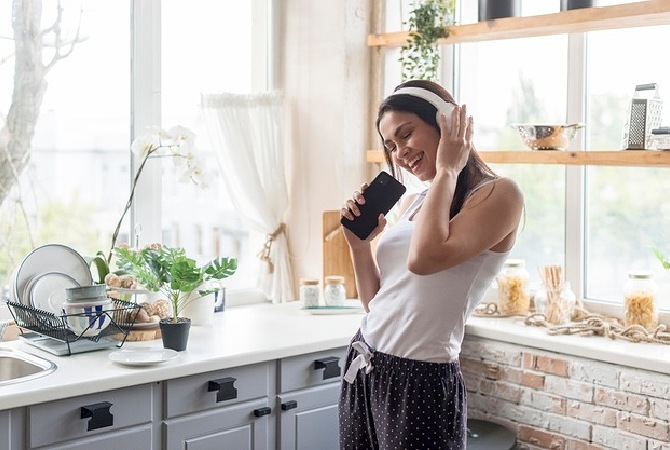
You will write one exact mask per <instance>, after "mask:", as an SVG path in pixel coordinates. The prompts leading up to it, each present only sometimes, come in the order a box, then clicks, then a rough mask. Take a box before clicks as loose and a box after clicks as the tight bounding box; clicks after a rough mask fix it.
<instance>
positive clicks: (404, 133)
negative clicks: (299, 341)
mask: <svg viewBox="0 0 670 450" xmlns="http://www.w3.org/2000/svg"><path fill="white" fill-rule="evenodd" d="M377 130H378V132H379V135H380V136H381V139H382V142H383V145H384V153H385V156H386V161H387V162H388V164H389V167H390V169H391V173H392V174H393V175H394V176H395V175H397V174H398V173H399V170H400V169H402V170H405V171H407V172H409V173H411V174H413V175H414V176H416V177H417V178H418V179H419V180H421V181H424V182H428V183H429V187H428V189H426V190H425V191H424V192H422V193H421V194H419V195H417V196H414V197H413V198H409V199H408V201H406V202H404V204H403V207H402V208H401V217H400V219H399V220H398V223H396V224H395V225H394V226H393V227H391V228H389V229H388V230H387V231H386V232H385V233H384V235H383V236H381V237H380V239H379V242H378V245H377V254H376V257H375V256H374V255H373V253H372V247H371V241H372V239H374V237H375V236H377V235H378V234H379V233H380V232H381V231H382V230H383V229H384V227H385V225H386V219H385V218H384V216H383V215H380V216H379V224H378V226H377V228H375V230H374V231H373V232H372V234H371V235H370V236H369V237H368V238H367V239H365V240H360V239H359V238H358V237H356V236H355V235H354V234H353V233H351V232H350V231H349V230H347V229H346V228H343V230H344V233H345V237H346V240H347V243H348V244H349V246H350V249H351V255H352V259H353V263H354V272H355V275H356V285H357V288H358V294H359V298H360V300H361V302H362V303H363V305H364V306H365V310H366V311H367V314H366V315H365V316H364V317H363V319H362V320H361V327H360V330H359V331H358V333H357V334H356V336H355V337H354V339H353V340H352V344H351V346H350V349H349V355H348V357H347V366H346V373H345V377H344V378H345V380H344V381H343V383H342V390H341V394H340V401H339V413H340V448H341V449H343V450H344V449H356V450H363V449H366V450H367V449H383V450H391V449H402V450H406V449H418V448H423V449H431V450H435V449H450V450H454V449H465V441H466V432H465V430H466V398H465V396H466V391H465V386H464V384H463V378H462V374H461V370H460V366H459V363H458V356H459V353H460V349H461V342H462V340H463V331H464V326H465V325H464V324H465V321H466V320H467V318H468V316H469V315H470V314H471V313H472V311H473V309H474V308H475V306H476V305H477V303H478V302H479V301H480V300H481V298H482V297H483V295H484V293H485V291H486V290H487V289H488V287H489V285H490V283H491V281H492V279H493V278H494V276H495V275H496V274H497V273H498V272H499V271H500V269H501V268H502V265H503V263H504V261H505V259H506V258H507V256H508V254H509V252H510V250H511V248H512V246H513V245H514V242H515V239H516V233H517V229H518V227H519V223H520V220H521V214H522V210H523V195H522V193H521V191H520V190H519V187H518V185H517V184H516V183H515V182H513V181H512V180H510V179H507V178H503V177H499V176H497V175H496V174H495V173H493V171H491V169H490V168H489V167H488V166H487V165H486V164H485V163H484V162H483V161H482V160H481V158H480V157H479V156H478V155H477V152H476V151H475V149H474V147H473V144H472V138H473V134H474V131H473V119H472V117H470V116H468V115H467V109H466V107H465V106H464V105H463V106H458V105H456V102H455V101H454V99H453V98H452V96H451V95H450V94H449V93H448V92H447V91H446V90H445V89H444V88H442V87H441V86H440V85H438V84H436V83H433V82H429V81H419V80H413V81H408V82H406V83H403V84H401V85H399V86H398V87H397V88H396V90H395V92H394V93H393V94H391V95H390V96H389V97H387V98H386V99H385V100H384V101H383V102H382V104H381V106H380V108H379V114H378V119H377ZM366 188H367V184H364V185H363V186H361V189H360V192H356V193H354V196H353V198H352V199H350V200H347V202H346V204H345V205H344V207H343V208H342V211H341V213H342V216H343V217H346V218H347V219H349V220H353V219H354V217H355V216H358V215H359V214H360V211H359V209H358V205H357V203H358V204H363V203H365V189H366Z"/></svg>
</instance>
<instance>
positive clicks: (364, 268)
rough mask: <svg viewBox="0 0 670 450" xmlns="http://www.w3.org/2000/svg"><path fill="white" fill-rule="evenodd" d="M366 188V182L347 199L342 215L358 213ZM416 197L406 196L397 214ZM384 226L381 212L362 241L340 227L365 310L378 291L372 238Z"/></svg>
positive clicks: (363, 201) (355, 214) (349, 217)
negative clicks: (376, 222) (377, 220)
mask: <svg viewBox="0 0 670 450" xmlns="http://www.w3.org/2000/svg"><path fill="white" fill-rule="evenodd" d="M366 188H367V184H364V185H363V186H361V191H360V192H356V193H355V194H354V197H353V198H352V199H351V200H348V201H347V203H346V204H345V206H344V207H343V208H342V215H343V216H344V217H347V218H348V219H350V220H351V219H353V217H354V216H357V215H359V214H360V211H359V210H358V206H357V205H356V202H358V204H363V203H365V198H364V196H363V194H362V193H363V192H365V189H366ZM415 197H416V195H415V194H413V195H409V196H407V199H405V200H404V201H403V203H402V204H401V206H400V211H399V215H402V213H403V212H404V211H405V210H406V209H407V208H408V207H409V205H411V203H412V201H413V200H414V198H415ZM385 227H386V218H385V217H384V215H383V214H380V216H379V222H378V225H377V228H375V229H374V231H373V232H372V234H370V236H369V237H368V238H367V239H366V240H364V241H362V240H360V239H359V238H358V237H357V236H356V235H355V234H354V233H352V232H351V231H350V230H348V229H347V228H345V227H342V230H343V232H344V237H345V239H346V241H347V244H348V245H349V251H350V254H351V260H352V262H353V266H354V276H355V277H356V290H357V291H358V298H359V299H360V301H361V303H363V306H364V307H365V310H366V311H369V309H368V303H370V300H372V298H373V297H374V296H375V295H376V294H377V292H378V291H379V268H378V267H377V262H376V260H375V257H374V255H373V246H372V240H373V239H374V238H375V237H376V236H378V235H379V234H380V233H381V232H382V231H383V230H384V228H385Z"/></svg>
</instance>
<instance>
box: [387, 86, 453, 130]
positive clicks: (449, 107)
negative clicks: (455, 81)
mask: <svg viewBox="0 0 670 450" xmlns="http://www.w3.org/2000/svg"><path fill="white" fill-rule="evenodd" d="M394 95H411V96H413V97H419V98H422V99H424V100H426V101H427V102H428V103H430V104H431V105H433V106H434V107H435V108H437V115H436V117H435V120H437V123H438V125H439V124H440V114H444V115H445V116H446V117H447V119H450V118H451V112H452V111H453V110H454V105H453V104H451V103H449V102H447V101H446V100H444V99H443V98H442V97H440V96H439V95H437V94H435V93H433V92H430V91H428V90H426V89H424V88H420V87H416V86H410V87H404V88H400V89H398V90H397V91H395V92H394V93H392V94H391V95H389V97H392V96H394ZM449 123H451V122H449Z"/></svg>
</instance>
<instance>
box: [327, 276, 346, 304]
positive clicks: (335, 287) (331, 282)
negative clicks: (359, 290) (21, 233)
mask: <svg viewBox="0 0 670 450" xmlns="http://www.w3.org/2000/svg"><path fill="white" fill-rule="evenodd" d="M346 297H347V293H346V290H345V289H344V277H343V276H340V275H331V276H328V277H326V278H325V287H324V288H323V300H324V301H325V302H326V306H340V305H343V304H344V300H346Z"/></svg>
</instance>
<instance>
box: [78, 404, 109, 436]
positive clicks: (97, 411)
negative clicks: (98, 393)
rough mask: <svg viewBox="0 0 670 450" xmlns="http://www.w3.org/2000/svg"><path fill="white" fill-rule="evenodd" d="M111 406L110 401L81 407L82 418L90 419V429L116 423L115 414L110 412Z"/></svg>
mask: <svg viewBox="0 0 670 450" xmlns="http://www.w3.org/2000/svg"><path fill="white" fill-rule="evenodd" d="M111 407H112V404H111V403H109V402H101V403H94V404H92V405H86V406H82V407H81V416H80V418H82V419H89V421H88V431H93V430H97V429H98V428H105V427H111V426H112V425H114V415H113V414H112V413H110V412H109V408H111Z"/></svg>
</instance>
